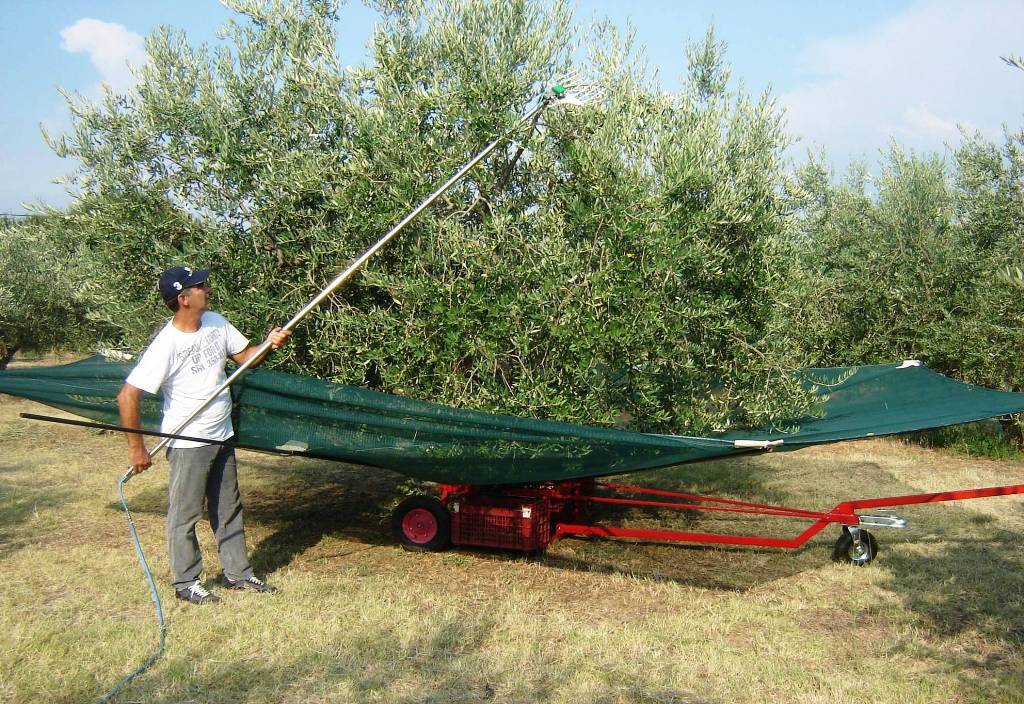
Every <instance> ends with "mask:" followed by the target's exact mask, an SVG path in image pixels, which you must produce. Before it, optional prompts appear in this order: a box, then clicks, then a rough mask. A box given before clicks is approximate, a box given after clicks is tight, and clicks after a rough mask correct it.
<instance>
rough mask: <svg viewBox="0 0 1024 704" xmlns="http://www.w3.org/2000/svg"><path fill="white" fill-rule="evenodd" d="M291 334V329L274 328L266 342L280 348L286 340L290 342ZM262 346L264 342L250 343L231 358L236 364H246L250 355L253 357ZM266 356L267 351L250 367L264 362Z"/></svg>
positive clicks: (276, 348) (272, 347) (275, 348)
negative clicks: (258, 343)
mask: <svg viewBox="0 0 1024 704" xmlns="http://www.w3.org/2000/svg"><path fill="white" fill-rule="evenodd" d="M291 336H292V331H291V330H282V329H281V328H274V329H273V330H271V331H270V334H269V335H267V339H266V340H265V341H264V342H269V343H270V347H271V349H274V350H279V349H281V348H282V347H283V346H284V344H285V343H286V342H288V338H289V337H291ZM261 346H262V343H261V344H260V345H249V346H248V347H246V348H245V349H244V350H242V351H241V352H238V353H237V354H233V355H231V359H232V360H234V361H235V363H236V364H245V363H246V361H247V360H248V359H249V357H252V356H253V355H254V354H256V350H258V349H259V348H260V347H261ZM268 351H269V350H268ZM266 356H267V355H266V353H264V354H263V356H262V357H260V358H259V359H257V360H256V361H255V362H253V363H252V366H250V367H249V368H250V369H252V368H253V367H258V366H259V365H261V364H262V363H263V360H264V359H266Z"/></svg>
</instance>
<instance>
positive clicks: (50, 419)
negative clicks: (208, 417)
mask: <svg viewBox="0 0 1024 704" xmlns="http://www.w3.org/2000/svg"><path fill="white" fill-rule="evenodd" d="M18 415H20V416H21V417H22V418H28V419H29V420H44V421H46V422H47V423H62V424H64V425H75V426H78V427H80V428H95V429H97V430H118V431H120V432H122V433H134V434H136V435H152V436H154V437H158V438H167V439H168V440H191V441H192V442H202V443H206V444H207V445H232V446H234V445H235V443H233V442H231V441H230V440H211V439H209V438H197V437H192V436H191V435H175V434H174V433H161V432H159V431H156V430H143V429H141V428H129V427H127V426H124V425H114V424H112V423H96V422H94V421H85V420H73V419H71V418H58V417H57V416H41V415H37V414H35V413H19V414H18Z"/></svg>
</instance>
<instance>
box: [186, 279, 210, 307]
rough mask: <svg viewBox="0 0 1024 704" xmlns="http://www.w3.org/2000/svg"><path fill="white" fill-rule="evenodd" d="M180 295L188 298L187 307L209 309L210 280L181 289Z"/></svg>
mask: <svg viewBox="0 0 1024 704" xmlns="http://www.w3.org/2000/svg"><path fill="white" fill-rule="evenodd" d="M181 295H182V296H184V297H185V298H186V299H188V307H189V308H194V309H196V310H199V311H205V310H209V307H210V282H209V281H204V282H203V283H201V284H196V285H195V286H189V287H188V288H187V289H185V290H184V291H182V293H181Z"/></svg>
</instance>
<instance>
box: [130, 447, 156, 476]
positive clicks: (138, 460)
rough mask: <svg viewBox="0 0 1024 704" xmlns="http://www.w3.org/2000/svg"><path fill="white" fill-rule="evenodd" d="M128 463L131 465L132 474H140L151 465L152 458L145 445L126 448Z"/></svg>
mask: <svg viewBox="0 0 1024 704" xmlns="http://www.w3.org/2000/svg"><path fill="white" fill-rule="evenodd" d="M128 464H130V465H131V466H132V472H133V473H134V474H142V473H143V472H145V471H146V470H147V469H149V468H150V467H152V466H153V458H152V457H150V456H149V450H147V449H146V448H145V446H139V447H132V448H130V449H129V450H128Z"/></svg>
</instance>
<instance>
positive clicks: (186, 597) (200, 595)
mask: <svg viewBox="0 0 1024 704" xmlns="http://www.w3.org/2000/svg"><path fill="white" fill-rule="evenodd" d="M174 596H176V597H177V598H179V599H181V600H183V601H187V602H189V603H190V604H200V605H202V604H215V603H217V602H218V601H220V597H219V596H217V595H216V594H214V593H213V592H211V591H209V590H208V589H206V588H205V587H204V586H203V585H202V584H200V583H199V580H198V579H197V580H196V581H195V582H193V583H192V584H190V585H189V586H187V587H185V588H184V589H175V590H174Z"/></svg>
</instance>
